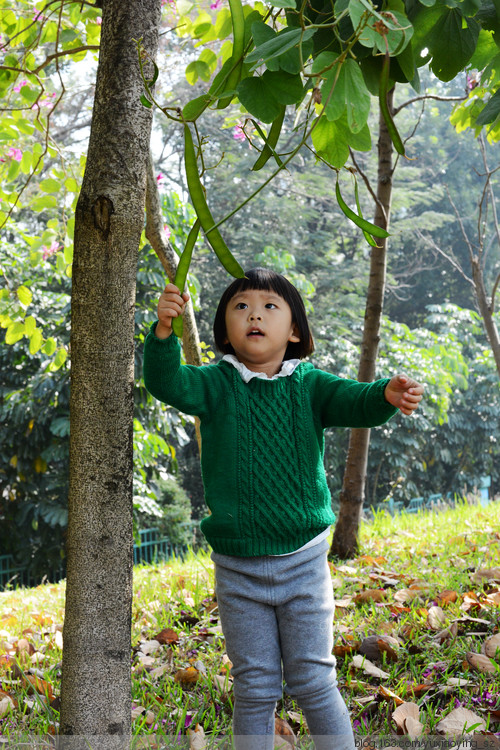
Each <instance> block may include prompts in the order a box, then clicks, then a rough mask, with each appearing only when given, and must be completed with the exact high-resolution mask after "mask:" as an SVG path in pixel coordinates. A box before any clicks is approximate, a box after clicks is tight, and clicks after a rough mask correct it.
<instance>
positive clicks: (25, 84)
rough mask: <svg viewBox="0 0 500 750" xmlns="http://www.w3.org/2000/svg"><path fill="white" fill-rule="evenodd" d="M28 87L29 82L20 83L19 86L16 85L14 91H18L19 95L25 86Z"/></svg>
mask: <svg viewBox="0 0 500 750" xmlns="http://www.w3.org/2000/svg"><path fill="white" fill-rule="evenodd" d="M27 85H28V81H21V82H20V83H18V84H16V85H15V86H14V91H17V93H19V92H20V91H21V89H22V87H23V86H27Z"/></svg>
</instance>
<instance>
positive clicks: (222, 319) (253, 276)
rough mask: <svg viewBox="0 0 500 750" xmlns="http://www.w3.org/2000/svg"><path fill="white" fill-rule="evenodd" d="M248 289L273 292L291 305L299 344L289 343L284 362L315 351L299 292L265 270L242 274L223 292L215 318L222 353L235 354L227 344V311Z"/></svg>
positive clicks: (280, 277)
mask: <svg viewBox="0 0 500 750" xmlns="http://www.w3.org/2000/svg"><path fill="white" fill-rule="evenodd" d="M247 289H262V290H265V291H273V292H275V293H276V294H278V295H279V296H280V297H282V298H283V299H284V300H285V302H287V303H288V305H289V306H290V310H291V312H292V323H293V324H294V325H295V326H296V329H297V334H298V335H299V337H300V341H296V342H295V341H290V342H289V343H288V346H287V349H286V352H285V357H284V358H285V359H304V357H307V356H308V355H309V354H312V352H313V351H314V341H313V337H312V334H311V329H310V328H309V323H308V320H307V315H306V309H305V307H304V302H303V300H302V297H301V296H300V294H299V292H298V290H297V289H296V288H295V287H294V286H293V284H291V283H290V282H289V281H288V279H286V278H285V277H284V276H282V275H281V274H280V273H276V271H271V270H270V269H268V268H252V269H250V270H249V271H245V276H244V278H242V279H235V280H234V281H233V283H232V284H230V285H229V286H228V288H227V289H226V291H225V292H224V293H223V295H222V297H221V299H220V302H219V306H218V308H217V312H216V313H215V319H214V339H215V346H216V347H217V349H218V350H219V351H220V352H222V353H223V354H234V353H235V352H234V349H233V347H232V346H231V344H230V343H229V342H227V341H226V337H227V333H226V309H227V306H228V304H229V302H230V300H231V299H232V298H233V297H234V295H235V294H238V293H239V292H244V291H246V290H247Z"/></svg>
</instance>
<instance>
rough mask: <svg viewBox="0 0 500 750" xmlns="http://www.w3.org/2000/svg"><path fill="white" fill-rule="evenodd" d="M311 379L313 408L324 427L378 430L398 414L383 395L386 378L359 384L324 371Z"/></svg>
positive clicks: (387, 380)
mask: <svg viewBox="0 0 500 750" xmlns="http://www.w3.org/2000/svg"><path fill="white" fill-rule="evenodd" d="M310 377H311V379H312V381H313V382H312V392H311V398H312V403H313V409H314V411H315V413H317V414H319V416H320V420H321V423H322V426H323V427H377V426H378V425H381V424H384V423H385V422H387V421H388V420H389V419H391V417H393V416H394V415H395V414H396V413H397V412H398V409H396V408H395V407H394V406H392V405H391V404H390V403H389V402H388V401H386V399H385V396H384V391H385V388H386V386H387V383H388V382H389V378H382V379H380V380H375V381H374V382H373V383H358V381H357V380H349V379H347V378H339V377H337V376H336V375H332V374H331V373H329V372H324V371H323V370H313V371H312V372H311V373H310Z"/></svg>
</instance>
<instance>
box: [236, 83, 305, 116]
mask: <svg viewBox="0 0 500 750" xmlns="http://www.w3.org/2000/svg"><path fill="white" fill-rule="evenodd" d="M237 92H238V99H239V100H240V102H241V103H242V104H243V106H244V107H246V109H247V110H248V111H249V112H250V113H251V114H252V115H254V116H255V117H256V118H257V119H259V120H261V121H262V122H273V121H274V120H275V119H276V118H277V117H278V115H279V114H280V113H281V106H280V105H282V104H295V103H296V102H298V101H300V99H301V97H302V93H303V85H302V79H301V77H300V76H299V75H295V76H293V75H290V74H289V73H285V72H284V71H283V70H278V71H271V70H266V71H265V73H264V74H263V75H262V76H253V77H252V78H244V79H243V81H241V82H240V83H239V85H238V88H237Z"/></svg>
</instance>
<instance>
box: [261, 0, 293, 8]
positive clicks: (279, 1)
mask: <svg viewBox="0 0 500 750" xmlns="http://www.w3.org/2000/svg"><path fill="white" fill-rule="evenodd" d="M267 2H268V3H269V5H271V6H272V7H273V8H294V9H295V8H296V7H297V6H296V4H295V2H294V0H267Z"/></svg>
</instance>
